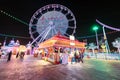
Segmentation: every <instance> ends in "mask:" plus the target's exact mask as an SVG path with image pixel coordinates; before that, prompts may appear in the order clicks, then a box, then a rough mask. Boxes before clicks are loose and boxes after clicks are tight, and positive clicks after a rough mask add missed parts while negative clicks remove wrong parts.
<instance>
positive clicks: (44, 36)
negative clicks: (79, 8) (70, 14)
mask: <svg viewBox="0 0 120 80" xmlns="http://www.w3.org/2000/svg"><path fill="white" fill-rule="evenodd" d="M48 28H49V29H48V31H47V33H46V34H45V35H43V37H42V38H41V39H40V41H39V42H41V41H43V40H44V39H45V38H46V37H47V35H48V33H49V32H50V30H51V27H48Z"/></svg>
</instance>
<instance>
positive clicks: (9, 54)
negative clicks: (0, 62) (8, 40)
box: [7, 51, 12, 62]
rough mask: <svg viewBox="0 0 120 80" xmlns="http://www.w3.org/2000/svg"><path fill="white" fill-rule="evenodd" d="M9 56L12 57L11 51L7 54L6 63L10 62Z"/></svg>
mask: <svg viewBox="0 0 120 80" xmlns="http://www.w3.org/2000/svg"><path fill="white" fill-rule="evenodd" d="M11 56H12V51H10V52H9V53H8V59H7V62H8V61H10V60H11Z"/></svg>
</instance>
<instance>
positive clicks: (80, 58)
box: [78, 52, 84, 63]
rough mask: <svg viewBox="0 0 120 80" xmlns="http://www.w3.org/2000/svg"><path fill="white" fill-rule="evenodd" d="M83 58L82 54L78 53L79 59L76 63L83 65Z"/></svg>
mask: <svg viewBox="0 0 120 80" xmlns="http://www.w3.org/2000/svg"><path fill="white" fill-rule="evenodd" d="M83 57H84V54H83V53H81V52H79V59H78V61H79V62H82V63H83Z"/></svg>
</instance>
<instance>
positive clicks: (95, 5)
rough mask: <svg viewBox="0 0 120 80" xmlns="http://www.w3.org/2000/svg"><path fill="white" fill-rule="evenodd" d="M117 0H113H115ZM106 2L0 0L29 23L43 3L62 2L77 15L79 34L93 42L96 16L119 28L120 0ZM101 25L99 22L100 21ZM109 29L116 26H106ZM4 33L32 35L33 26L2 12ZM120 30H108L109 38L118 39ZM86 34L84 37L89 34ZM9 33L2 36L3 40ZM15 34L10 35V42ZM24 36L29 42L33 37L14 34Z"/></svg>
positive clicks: (1, 7) (0, 27)
mask: <svg viewBox="0 0 120 80" xmlns="http://www.w3.org/2000/svg"><path fill="white" fill-rule="evenodd" d="M112 1H113V0H112ZM112 1H109V2H107V1H106V2H105V1H101V0H100V1H98V0H96V1H92V0H89V1H88V0H84V1H81V0H0V10H2V11H5V12H7V13H9V14H11V15H12V16H14V17H16V18H19V19H20V20H22V21H24V22H26V23H28V24H29V21H30V19H31V17H32V15H33V14H34V13H35V12H36V11H37V10H38V9H39V8H41V7H43V6H45V5H48V4H55V3H57V4H61V5H64V6H66V7H67V8H69V9H70V10H71V11H72V12H73V14H74V16H75V18H76V26H77V28H76V33H75V37H76V38H77V39H78V40H80V41H83V40H84V39H87V41H88V43H89V42H95V36H94V37H88V36H91V35H95V32H94V31H92V25H94V24H97V22H96V21H95V20H96V19H98V20H100V21H101V22H103V23H105V24H106V25H109V26H112V27H116V28H119V27H120V4H119V2H112ZM98 25H99V24H98ZM105 30H106V32H112V30H109V29H105ZM0 34H6V35H12V36H21V37H30V35H29V26H26V25H25V24H23V23H20V22H18V21H16V20H14V19H12V18H11V17H8V16H6V15H4V14H3V13H0ZM98 34H102V27H101V26H100V27H99V30H98ZM119 34H120V32H116V33H113V34H108V35H107V37H108V42H109V43H110V44H111V41H114V39H115V38H117V37H120V35H119ZM85 36H86V38H82V37H85ZM101 37H102V36H99V39H101ZM4 39H5V36H0V41H1V42H2V41H3V40H4ZM10 39H12V37H7V42H9V40H10ZM14 39H15V40H17V39H18V40H20V42H21V44H27V43H28V41H32V39H29V38H26V39H24V38H14Z"/></svg>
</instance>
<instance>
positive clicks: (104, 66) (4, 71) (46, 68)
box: [0, 56, 120, 80]
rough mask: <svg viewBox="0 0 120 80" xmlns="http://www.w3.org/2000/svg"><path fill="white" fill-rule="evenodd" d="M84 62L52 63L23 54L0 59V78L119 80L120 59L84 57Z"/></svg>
mask: <svg viewBox="0 0 120 80" xmlns="http://www.w3.org/2000/svg"><path fill="white" fill-rule="evenodd" d="M84 61H85V63H76V64H68V65H62V64H59V65H52V64H51V63H49V62H46V61H43V60H40V59H37V58H34V57H33V56H25V59H24V60H23V61H20V60H19V59H15V57H14V56H13V57H12V60H11V61H10V62H6V61H5V60H2V61H1V60H0V80H120V77H119V76H120V61H106V60H96V59H85V60H84Z"/></svg>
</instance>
